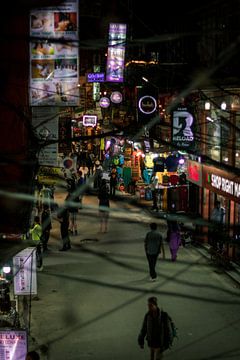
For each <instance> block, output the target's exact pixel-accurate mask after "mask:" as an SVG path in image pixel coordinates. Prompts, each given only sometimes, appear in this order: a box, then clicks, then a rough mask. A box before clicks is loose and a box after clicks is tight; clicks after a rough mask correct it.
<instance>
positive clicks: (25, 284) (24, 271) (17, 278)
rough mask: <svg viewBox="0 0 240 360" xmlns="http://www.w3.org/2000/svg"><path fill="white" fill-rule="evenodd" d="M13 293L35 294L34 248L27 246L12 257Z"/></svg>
mask: <svg viewBox="0 0 240 360" xmlns="http://www.w3.org/2000/svg"><path fill="white" fill-rule="evenodd" d="M13 272H14V294H15V295H30V294H37V275H36V248H35V247H28V248H26V249H24V250H22V251H20V252H19V253H18V254H17V255H15V256H14V257H13Z"/></svg>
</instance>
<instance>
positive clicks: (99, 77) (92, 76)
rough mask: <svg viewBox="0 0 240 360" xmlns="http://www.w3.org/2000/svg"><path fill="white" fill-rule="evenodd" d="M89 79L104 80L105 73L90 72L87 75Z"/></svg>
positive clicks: (92, 80) (90, 80)
mask: <svg viewBox="0 0 240 360" xmlns="http://www.w3.org/2000/svg"><path fill="white" fill-rule="evenodd" d="M87 81H88V82H89V83H90V82H104V81H105V74H104V73H89V74H88V75H87Z"/></svg>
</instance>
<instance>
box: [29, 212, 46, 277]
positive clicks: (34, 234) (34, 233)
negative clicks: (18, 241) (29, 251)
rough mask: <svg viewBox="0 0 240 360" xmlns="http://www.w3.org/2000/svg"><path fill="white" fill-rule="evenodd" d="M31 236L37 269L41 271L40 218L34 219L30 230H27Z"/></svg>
mask: <svg viewBox="0 0 240 360" xmlns="http://www.w3.org/2000/svg"><path fill="white" fill-rule="evenodd" d="M29 233H30V235H31V239H32V242H33V244H34V246H36V258H37V269H38V270H40V271H41V270H43V258H42V246H41V238H42V226H41V225H40V217H39V216H35V217H34V224H33V226H32V228H31V229H30V230H29Z"/></svg>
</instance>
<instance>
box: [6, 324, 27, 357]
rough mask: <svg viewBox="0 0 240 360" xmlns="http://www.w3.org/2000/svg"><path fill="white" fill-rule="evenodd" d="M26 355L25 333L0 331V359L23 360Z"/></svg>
mask: <svg viewBox="0 0 240 360" xmlns="http://www.w3.org/2000/svg"><path fill="white" fill-rule="evenodd" d="M26 354H27V331H25V330H3V329H0V359H1V360H12V359H14V360H25V359H26Z"/></svg>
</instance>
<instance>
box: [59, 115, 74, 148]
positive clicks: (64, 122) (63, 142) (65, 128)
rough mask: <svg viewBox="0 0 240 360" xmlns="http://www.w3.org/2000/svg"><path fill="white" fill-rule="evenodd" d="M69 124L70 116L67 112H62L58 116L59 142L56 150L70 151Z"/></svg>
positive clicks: (70, 136)
mask: <svg viewBox="0 0 240 360" xmlns="http://www.w3.org/2000/svg"><path fill="white" fill-rule="evenodd" d="M71 125H72V117H71V116H70V115H69V114H62V115H60V116H59V123H58V126H59V129H58V131H59V144H58V151H59V153H62V154H65V155H67V154H69V153H70V152H71V138H72V133H71Z"/></svg>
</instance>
